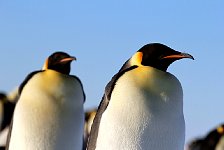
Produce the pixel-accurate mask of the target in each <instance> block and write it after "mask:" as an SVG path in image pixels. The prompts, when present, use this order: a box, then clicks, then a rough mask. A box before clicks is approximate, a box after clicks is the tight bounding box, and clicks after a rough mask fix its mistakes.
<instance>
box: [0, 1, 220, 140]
mask: <svg viewBox="0 0 224 150" xmlns="http://www.w3.org/2000/svg"><path fill="white" fill-rule="evenodd" d="M223 6H224V2H223V1H221V0H214V1H204V0H203V1H202V0H198V1H195V0H182V1H178V0H171V1H161V0H157V1H142V0H141V1H133V0H129V1H125V0H113V1H110V2H106V1H103V0H98V1H91V2H90V1H74V0H63V1H57V0H48V1H46V0H33V1H28V0H13V1H12V0H11V1H10V0H1V1H0V52H1V53H0V54H1V55H0V68H1V69H0V70H1V72H0V73H1V76H0V90H1V91H7V92H8V91H11V90H12V89H13V88H14V87H15V86H17V85H19V84H20V83H21V82H22V81H23V79H24V78H25V76H26V75H27V74H28V73H29V72H31V71H34V70H38V69H40V68H41V67H42V65H43V63H44V61H45V59H46V58H47V57H48V55H50V54H51V53H52V52H54V51H58V50H60V51H66V52H68V53H69V54H71V55H74V56H76V57H77V59H78V60H77V62H74V63H73V64H72V74H75V75H77V76H78V77H80V79H81V80H82V82H83V84H84V88H85V92H86V95H87V100H86V103H85V107H86V108H91V107H93V106H97V105H98V103H99V102H100V100H101V97H102V95H103V92H104V87H105V85H106V84H107V83H108V82H109V81H110V79H111V77H112V76H113V75H114V74H115V73H116V72H117V71H118V70H119V68H120V67H121V66H122V64H123V63H124V62H125V61H126V60H127V59H128V58H129V57H131V55H132V54H134V53H135V51H137V50H138V49H139V48H140V47H142V46H143V45H145V44H147V43H151V42H160V43H163V44H166V45H168V46H170V47H172V48H174V49H176V50H179V51H184V52H188V53H190V54H192V55H193V56H194V57H195V61H192V60H187V59H186V60H181V61H178V62H175V63H174V64H172V65H171V66H170V68H169V70H168V71H169V72H171V73H172V74H174V75H175V76H177V77H178V79H179V80H180V81H181V83H182V86H183V89H184V113H185V120H186V141H189V140H190V139H191V138H193V137H196V136H200V135H204V134H205V133H206V132H207V131H208V130H209V129H211V128H213V127H214V126H216V125H218V124H219V123H221V122H224V109H223V106H224V99H223V92H224V88H223V84H224V79H223V77H224V68H223V64H224V63H223V56H224V50H223V43H224V17H223V14H224V9H223Z"/></svg>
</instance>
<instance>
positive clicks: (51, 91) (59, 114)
mask: <svg viewBox="0 0 224 150" xmlns="http://www.w3.org/2000/svg"><path fill="white" fill-rule="evenodd" d="M73 60H75V57H72V56H69V55H68V54H66V53H64V52H56V53H53V54H52V55H51V56H49V58H48V59H47V60H46V62H45V64H46V68H45V70H40V71H35V72H32V73H31V74H30V75H28V76H27V78H26V79H25V81H24V82H23V83H22V84H21V85H20V88H19V93H20V97H19V100H18V102H17V105H16V108H15V111H14V116H13V121H12V125H11V130H10V134H9V136H8V142H7V149H9V150H35V149H36V150H62V149H66V150H81V149H82V141H83V138H82V137H83V126H84V110H83V103H84V100H85V94H84V91H83V86H82V84H81V81H80V80H79V79H78V78H77V77H76V76H72V75H69V73H70V65H71V62H72V61H73Z"/></svg>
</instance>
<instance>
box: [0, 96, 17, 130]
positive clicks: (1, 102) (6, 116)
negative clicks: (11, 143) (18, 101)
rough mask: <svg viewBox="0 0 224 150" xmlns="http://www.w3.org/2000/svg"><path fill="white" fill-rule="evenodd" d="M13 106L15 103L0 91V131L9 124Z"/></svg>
mask: <svg viewBox="0 0 224 150" xmlns="http://www.w3.org/2000/svg"><path fill="white" fill-rule="evenodd" d="M14 108H15V103H13V102H10V101H9V100H8V97H7V95H6V94H5V93H0V131H2V130H3V129H5V127H6V126H8V125H9V124H10V122H11V119H12V114H13V111H14Z"/></svg>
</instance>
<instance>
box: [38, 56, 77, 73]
mask: <svg viewBox="0 0 224 150" xmlns="http://www.w3.org/2000/svg"><path fill="white" fill-rule="evenodd" d="M73 60H76V58H75V57H73V56H70V55H68V54H67V53H65V52H55V53H53V54H51V55H50V56H49V57H48V58H47V60H46V61H45V64H44V66H43V68H42V70H47V69H51V70H55V71H57V72H60V73H63V74H69V73H70V69H71V67H70V66H71V62H72V61H73Z"/></svg>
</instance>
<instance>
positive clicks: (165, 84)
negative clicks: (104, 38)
mask: <svg viewBox="0 0 224 150" xmlns="http://www.w3.org/2000/svg"><path fill="white" fill-rule="evenodd" d="M182 58H191V59H193V57H192V56H191V55H189V54H186V53H181V52H178V51H175V50H173V49H171V48H169V47H167V46H165V45H162V44H159V43H154V44H148V45H145V46H144V47H142V48H141V49H140V50H138V51H137V52H136V53H135V54H134V55H133V56H132V57H131V58H130V59H129V60H128V61H126V62H125V64H124V65H123V67H122V68H121V69H120V71H119V72H118V73H117V74H116V75H115V76H114V77H113V78H112V80H111V81H110V82H109V83H108V85H107V86H106V89H105V93H104V96H103V99H102V101H101V103H100V106H99V109H98V111H97V114H96V117H95V119H94V121H93V125H92V128H91V133H90V138H89V142H88V146H87V149H88V150H95V149H97V150H105V149H107V150H115V149H116V150H146V149H147V150H148V149H150V150H151V149H152V150H183V149H184V140H185V122H184V116H183V93H182V87H181V84H180V82H179V81H178V79H177V78H176V77H175V76H173V75H172V74H170V73H168V72H167V71H166V70H167V68H168V66H169V65H170V64H171V63H173V62H174V61H176V60H178V59H182Z"/></svg>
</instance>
